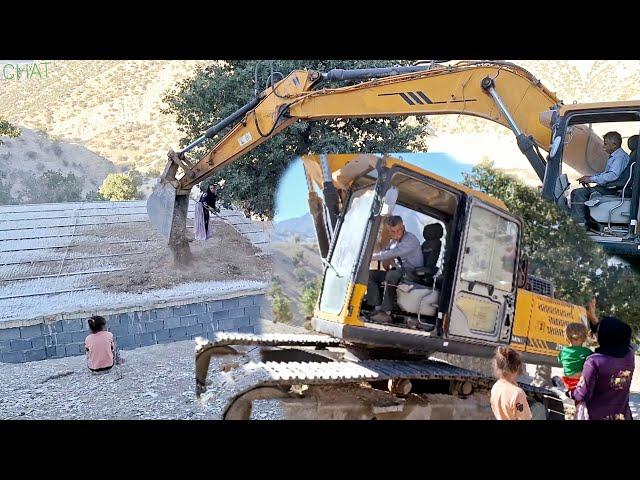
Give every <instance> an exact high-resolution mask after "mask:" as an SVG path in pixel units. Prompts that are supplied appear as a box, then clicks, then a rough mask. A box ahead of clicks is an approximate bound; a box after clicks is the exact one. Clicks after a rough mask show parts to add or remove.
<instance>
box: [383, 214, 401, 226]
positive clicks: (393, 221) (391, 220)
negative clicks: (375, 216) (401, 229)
mask: <svg viewBox="0 0 640 480" xmlns="http://www.w3.org/2000/svg"><path fill="white" fill-rule="evenodd" d="M385 223H386V224H387V225H389V226H390V227H397V226H398V225H403V224H404V222H403V221H402V217H401V216H399V215H392V216H390V217H387V219H386V220H385Z"/></svg>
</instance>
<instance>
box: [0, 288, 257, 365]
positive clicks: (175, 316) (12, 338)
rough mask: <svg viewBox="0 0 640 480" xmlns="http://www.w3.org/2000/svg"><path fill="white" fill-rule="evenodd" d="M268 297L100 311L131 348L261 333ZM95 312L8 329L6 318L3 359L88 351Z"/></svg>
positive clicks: (122, 344) (0, 346)
mask: <svg viewBox="0 0 640 480" xmlns="http://www.w3.org/2000/svg"><path fill="white" fill-rule="evenodd" d="M263 301H264V294H257V295H245V296H239V297H235V298H227V299H224V300H211V301H207V302H201V303H191V304H186V305H175V306H163V307H158V308H150V309H147V310H132V311H127V312H119V313H112V314H109V313H106V312H105V313H100V314H101V315H102V316H103V317H105V319H106V320H107V329H108V330H109V331H110V332H111V333H113V335H114V337H115V340H116V345H117V347H118V348H120V349H122V350H130V349H133V348H137V347H144V346H147V345H156V344H159V343H168V342H178V341H181V340H189V339H194V338H196V337H207V338H209V337H211V335H212V334H213V332H216V331H236V332H245V333H259V331H258V325H259V320H260V307H261V305H262V302H263ZM90 316H91V315H87V316H86V318H73V319H60V320H56V321H53V322H44V323H38V324H33V325H28V326H14V327H10V328H2V324H1V323H0V362H5V363H21V362H31V361H35V360H45V359H47V358H60V357H69V356H73V355H84V353H85V348H84V339H85V338H86V336H87V335H89V333H90V331H89V326H88V324H87V320H88V319H89V317H90Z"/></svg>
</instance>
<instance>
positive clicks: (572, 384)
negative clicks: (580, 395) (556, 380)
mask: <svg viewBox="0 0 640 480" xmlns="http://www.w3.org/2000/svg"><path fill="white" fill-rule="evenodd" d="M565 335H566V337H567V340H569V344H570V345H569V346H567V347H562V350H561V351H560V353H559V354H558V361H559V362H560V363H561V364H562V368H563V369H564V376H563V377H562V381H563V382H564V385H565V386H566V387H567V390H574V389H575V388H576V387H577V386H578V381H579V380H580V376H581V375H582V366H583V365H584V362H585V360H586V359H587V357H588V356H589V355H591V354H592V353H593V352H592V351H591V350H590V349H588V348H587V347H583V346H582V345H583V344H584V342H585V341H586V340H587V327H585V326H584V325H583V324H582V323H570V324H568V325H567V327H566V329H565Z"/></svg>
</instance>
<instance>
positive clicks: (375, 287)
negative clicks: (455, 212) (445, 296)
mask: <svg viewBox="0 0 640 480" xmlns="http://www.w3.org/2000/svg"><path fill="white" fill-rule="evenodd" d="M384 224H385V227H386V232H387V234H388V237H389V238H390V240H389V242H388V243H387V247H386V249H385V250H382V251H379V252H376V253H374V254H373V255H372V260H373V261H377V262H381V263H382V266H383V267H385V269H386V271H382V270H371V271H370V272H369V284H368V287H367V303H368V304H369V306H372V307H375V310H374V314H373V315H372V316H371V317H370V320H372V321H375V322H382V323H391V322H392V317H391V312H392V310H393V309H394V308H396V299H397V287H398V285H399V284H400V282H403V283H407V284H411V283H418V284H421V285H426V286H429V287H433V283H434V276H435V274H436V273H437V271H438V268H437V267H436V263H437V262H438V259H439V258H440V251H441V248H442V241H441V238H442V236H443V233H444V232H443V228H442V225H440V224H439V223H434V224H429V225H426V226H425V227H424V229H423V237H424V242H423V243H422V244H420V241H419V240H418V238H417V237H416V236H415V235H414V234H413V233H411V232H409V231H407V229H406V228H405V225H404V222H403V220H402V217H400V216H398V215H393V216H390V217H387V218H386V219H385V221H384ZM381 286H383V287H384V293H383V299H382V302H381V301H380V288H381Z"/></svg>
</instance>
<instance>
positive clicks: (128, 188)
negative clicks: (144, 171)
mask: <svg viewBox="0 0 640 480" xmlns="http://www.w3.org/2000/svg"><path fill="white" fill-rule="evenodd" d="M140 183H141V179H140V177H139V174H138V175H135V174H134V173H132V172H127V173H110V174H109V175H107V178H105V179H104V182H102V185H101V186H100V189H99V190H98V193H99V194H100V195H101V196H102V197H104V198H105V199H107V200H111V201H125V200H136V199H139V198H140V197H141V193H140V192H139V191H138V186H139V185H140Z"/></svg>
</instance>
